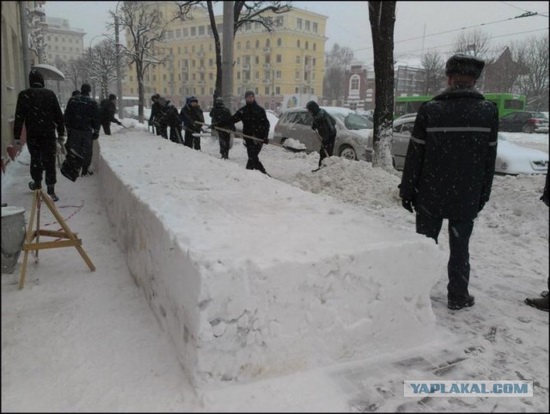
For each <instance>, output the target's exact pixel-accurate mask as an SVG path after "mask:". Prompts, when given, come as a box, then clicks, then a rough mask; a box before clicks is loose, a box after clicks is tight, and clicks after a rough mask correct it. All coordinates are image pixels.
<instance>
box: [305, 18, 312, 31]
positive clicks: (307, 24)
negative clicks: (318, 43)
mask: <svg viewBox="0 0 550 414" xmlns="http://www.w3.org/2000/svg"><path fill="white" fill-rule="evenodd" d="M309 25H310V21H309V20H306V32H309V31H310V30H311V29H310V27H309Z"/></svg>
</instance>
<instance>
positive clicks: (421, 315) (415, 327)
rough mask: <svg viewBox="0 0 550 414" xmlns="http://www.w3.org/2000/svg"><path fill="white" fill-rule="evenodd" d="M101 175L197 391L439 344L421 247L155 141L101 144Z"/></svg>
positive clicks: (350, 212) (433, 278) (368, 221)
mask: <svg viewBox="0 0 550 414" xmlns="http://www.w3.org/2000/svg"><path fill="white" fill-rule="evenodd" d="M130 147H131V148H132V151H131V152H130V151H128V148H130ZM344 161H345V160H344ZM352 164H353V163H350V164H349V165H347V162H343V163H341V162H336V161H334V162H332V165H331V166H330V168H342V166H344V167H343V168H346V166H347V167H350V166H351V165H352ZM352 169H353V167H352ZM99 170H100V174H99V177H100V180H101V188H102V193H103V199H104V205H105V207H106V210H107V214H108V216H109V219H110V221H111V223H112V224H113V227H114V229H113V231H114V233H115V234H116V237H117V243H118V245H119V246H120V248H121V250H122V251H123V252H124V254H125V255H126V260H127V263H128V267H129V269H130V272H131V273H132V275H133V277H134V279H135V280H136V282H137V283H138V285H140V286H141V287H142V288H143V290H144V292H145V294H146V297H147V300H148V301H149V303H150V306H151V308H152V309H153V312H154V313H155V315H156V317H157V319H158V320H159V322H160V324H161V325H162V326H163V328H164V329H165V330H166V331H167V332H168V333H169V335H170V336H171V338H172V340H173V342H174V343H175V345H176V347H177V354H178V358H179V360H180V362H181V363H182V364H183V366H184V367H185V368H186V370H187V372H189V373H190V376H191V378H192V380H193V382H194V383H195V385H205V384H206V383H217V382H219V381H235V382H246V381H250V380H256V379H260V378H266V377H270V376H273V375H280V374H285V373H290V372H296V371H299V370H305V369H308V368H313V367H318V366H324V365H328V364H333V363H336V362H343V361H350V360H357V359H364V358H367V357H371V356H374V355H376V354H378V353H381V352H391V351H393V350H395V351H397V350H399V349H402V348H404V347H406V348H410V347H414V346H420V345H423V344H426V343H427V342H428V341H432V340H434V338H436V337H437V332H436V327H435V318H434V315H433V312H432V308H431V302H430V298H429V292H430V290H431V288H432V287H433V286H434V285H435V284H436V282H437V281H438V280H439V279H440V277H441V274H442V273H443V271H444V270H443V267H444V262H445V258H444V257H443V256H442V255H441V251H440V250H439V248H438V247H437V246H435V245H434V244H433V243H432V242H431V241H430V240H428V239H426V238H424V237H421V236H418V235H416V234H414V233H411V232H408V233H406V232H402V231H399V230H393V229H388V228H387V227H386V226H384V225H383V224H382V223H381V222H380V221H378V220H377V219H376V220H375V219H373V218H372V217H369V216H367V215H365V211H364V210H363V209H361V208H358V207H355V206H352V205H346V204H343V203H341V202H338V201H336V200H334V199H333V198H332V197H326V196H320V195H314V194H311V193H309V192H305V191H302V190H300V189H298V188H295V187H293V186H289V185H287V184H285V183H281V182H279V181H277V180H273V179H271V178H268V177H267V176H265V175H262V174H260V173H259V172H257V171H248V170H245V169H243V168H242V167H240V166H238V165H235V164H233V163H229V162H227V161H224V160H220V159H216V158H213V157H211V156H209V155H206V154H203V153H200V152H197V151H194V150H191V149H189V148H187V147H183V146H181V145H176V144H173V143H171V142H169V141H166V140H162V139H159V138H157V137H151V136H142V135H140V134H132V135H130V134H125V133H120V134H117V135H115V136H113V137H109V139H104V140H102V142H101V154H100V157H99ZM369 170H370V171H374V170H372V169H371V168H370V169H369ZM369 170H364V171H367V174H368V171H369ZM358 171H359V170H358ZM320 172H321V174H319V175H318V176H315V177H316V179H317V177H319V179H320V180H323V177H325V179H327V178H326V177H328V175H325V172H324V171H323V170H321V171H320ZM326 172H327V173H328V172H329V168H328V167H327V171H326ZM357 174H358V175H357V176H355V175H354V174H353V173H350V174H348V176H349V177H350V178H351V179H360V180H363V181H364V182H365V183H366V182H368V181H369V180H371V181H372V180H374V181H380V182H382V181H384V180H385V179H387V177H385V178H384V177H383V176H377V175H376V174H372V176H369V177H367V176H361V174H362V173H360V172H358V173H357ZM386 175H387V176H389V177H391V178H392V179H394V180H395V179H396V177H393V176H392V175H391V174H387V173H386ZM303 181H304V182H305V180H303ZM390 181H391V180H390ZM334 185H335V187H338V184H337V183H335V184H334ZM385 185H390V186H392V187H395V182H388V183H385ZM329 187H330V186H329ZM373 188H374V187H373ZM363 190H364V188H363ZM380 191H382V190H380ZM377 199H378V202H379V203H380V206H379V207H378V208H383V207H384V205H386V204H387V203H389V202H390V201H389V200H387V199H386V201H384V200H385V199H384V197H377ZM393 203H395V200H394V201H393ZM403 338H407V341H403Z"/></svg>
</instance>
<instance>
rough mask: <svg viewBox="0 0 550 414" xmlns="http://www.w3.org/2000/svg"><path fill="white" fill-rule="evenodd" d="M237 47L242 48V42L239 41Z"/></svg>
mask: <svg viewBox="0 0 550 414" xmlns="http://www.w3.org/2000/svg"><path fill="white" fill-rule="evenodd" d="M237 49H239V50H241V42H237Z"/></svg>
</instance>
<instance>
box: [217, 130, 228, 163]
mask: <svg viewBox="0 0 550 414" xmlns="http://www.w3.org/2000/svg"><path fill="white" fill-rule="evenodd" d="M218 141H219V142H220V154H221V155H222V158H224V159H228V158H229V143H230V142H231V135H230V134H229V133H227V132H221V131H218Z"/></svg>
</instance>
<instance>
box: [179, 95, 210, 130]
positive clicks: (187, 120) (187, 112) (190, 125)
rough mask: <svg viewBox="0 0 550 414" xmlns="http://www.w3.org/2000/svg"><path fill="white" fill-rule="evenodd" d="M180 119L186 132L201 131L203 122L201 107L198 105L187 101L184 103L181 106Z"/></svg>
mask: <svg viewBox="0 0 550 414" xmlns="http://www.w3.org/2000/svg"><path fill="white" fill-rule="evenodd" d="M180 120H181V122H182V123H183V125H184V126H185V128H186V130H187V131H188V132H201V129H202V126H203V125H202V124H204V115H203V113H202V108H201V107H200V106H199V105H197V106H191V104H190V103H189V102H188V103H186V104H185V106H184V107H183V108H181V111H180ZM195 121H199V122H201V124H197V123H196V122H195Z"/></svg>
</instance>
